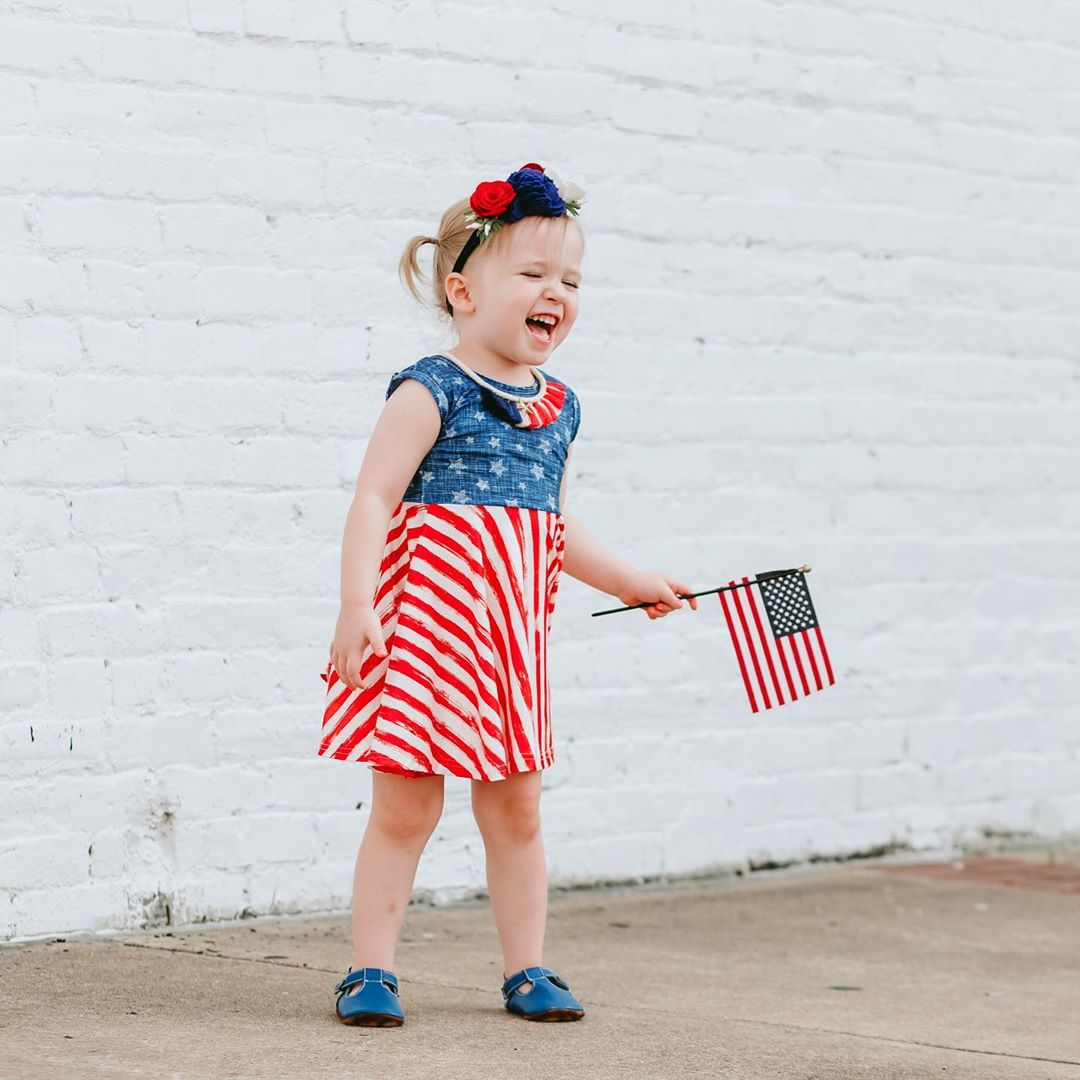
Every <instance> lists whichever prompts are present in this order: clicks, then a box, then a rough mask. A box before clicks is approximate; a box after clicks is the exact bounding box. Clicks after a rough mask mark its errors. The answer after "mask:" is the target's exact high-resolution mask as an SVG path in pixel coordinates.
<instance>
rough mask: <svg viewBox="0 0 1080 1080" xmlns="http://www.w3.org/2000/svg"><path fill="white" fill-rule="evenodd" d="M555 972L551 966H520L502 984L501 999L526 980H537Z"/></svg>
mask: <svg viewBox="0 0 1080 1080" xmlns="http://www.w3.org/2000/svg"><path fill="white" fill-rule="evenodd" d="M554 974H555V972H554V971H552V970H551V968H546V967H527V968H522V969H521V970H520V971H515V972H514V974H513V975H511V976H510V977H509V978H508V979H507V980H506V982H504V983H503V985H502V996H503V999H504V1000H505V999H507V998H509V997H510V995H511V994H512V993H513V992H514V991H515V990H516V989H517V988H518V987H519V986H521V985H523V984H524V983H527V982H539V981H540V980H541V979H544V978H547V976H548V975H554Z"/></svg>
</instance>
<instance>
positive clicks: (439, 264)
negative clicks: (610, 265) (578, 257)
mask: <svg viewBox="0 0 1080 1080" xmlns="http://www.w3.org/2000/svg"><path fill="white" fill-rule="evenodd" d="M468 209H469V200H468V199H458V201H457V202H455V203H452V204H451V205H450V206H449V207H448V208H447V210H446V212H445V213H444V214H443V216H442V219H441V220H440V221H439V231H438V233H437V235H435V236H414V237H412V238H411V239H410V240H409V242H408V243H407V244H406V245H405V250H404V252H402V255H401V258H400V260H398V276H399V277H400V278H401V279H402V281H403V282H404V283H405V287H406V288H407V289H408V290H409V292H410V293H411V294H412V296H413V298H414V299H415V300H416V302H417V303H418V304H420V306H421V307H424V308H432V307H433V308H434V310H435V312H436V314H437V315H438V317H439V318H440V319H441V320H443V321H444V322H447V323H450V324H451V325H452V324H453V321H454V317H453V315H451V314H450V313H449V312H448V311H447V310H446V286H445V282H446V278H447V275H448V274H450V273H451V272H452V271H453V269H454V263H455V262H456V261H457V257H458V256H459V255H460V254H461V249H462V248H463V247H464V246H465V242H466V241H467V240H468V239H469V236H470V234H471V233H472V229H471V227H470V226H469V225H468V223H467V222H466V220H465V211H466V210H468ZM538 216H540V215H535V214H530V215H527V216H526V217H523V218H520V219H519V221H518V222H514V224H519V223H520V222H521V221H529V220H531V219H532V218H535V217H538ZM563 220H564V221H565V222H566V224H567V226H568V227H569V223H570V221H573V222H574V224H575V225H577V227H578V230H579V232H580V230H581V226H580V224H579V223H578V221H577V219H576V218H573V217H572V216H571V215H570V214H566V215H564V217H563ZM509 235H510V227H508V226H506V225H504V226H502V228H500V229H496V230H495V232H494V233H492V235H491V236H490V237H488V239H487V240H484V241H483V242H482V243H481V244H480V246H479V248H477V250H476V251H474V252H473V253H472V254H471V255H470V256H469V261H468V262H467V263H466V264H465V265H466V266H468V265H469V264H470V263H472V261H473V260H474V259H476V258H477V257H479V256H481V255H484V256H487V255H495V254H500V253H501V252H502V251H503V249H504V248H505V247H506V245H507V243H508V242H509V240H508V237H509ZM584 239H585V237H584V234H583V233H582V241H583V242H584ZM425 244H434V245H435V256H434V265H433V274H432V276H431V278H430V280H425V275H424V274H423V273H422V272H421V270H420V264H419V262H418V260H417V255H418V253H419V251H420V249H421V248H422V247H423V246H424V245H425Z"/></svg>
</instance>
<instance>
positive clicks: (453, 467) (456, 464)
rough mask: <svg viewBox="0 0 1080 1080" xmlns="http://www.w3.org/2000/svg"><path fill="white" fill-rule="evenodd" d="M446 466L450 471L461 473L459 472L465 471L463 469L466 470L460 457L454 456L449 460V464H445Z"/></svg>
mask: <svg viewBox="0 0 1080 1080" xmlns="http://www.w3.org/2000/svg"><path fill="white" fill-rule="evenodd" d="M446 467H447V468H448V469H449V470H450V471H451V472H457V473H461V472H465V471H466V465H465V462H464V461H462V459H461V458H455V459H454V460H453V461H451V462H450V464H449V465H447V466H446Z"/></svg>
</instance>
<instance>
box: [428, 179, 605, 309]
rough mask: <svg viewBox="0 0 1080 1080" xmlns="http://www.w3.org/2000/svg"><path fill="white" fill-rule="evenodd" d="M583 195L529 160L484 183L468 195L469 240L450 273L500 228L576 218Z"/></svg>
mask: <svg viewBox="0 0 1080 1080" xmlns="http://www.w3.org/2000/svg"><path fill="white" fill-rule="evenodd" d="M584 201H585V192H584V190H583V189H582V188H580V187H578V186H577V184H571V183H563V182H562V181H560V180H559V179H558V177H556V175H555V174H554V173H545V172H544V167H543V166H542V165H537V164H536V162H535V161H530V162H529V163H528V164H527V165H522V166H521V168H520V169H518V170H517V172H512V173H511V174H510V175H509V176H508V177H507V178H506V179H505V180H484V181H482V182H481V183H479V184H477V185H476V190H475V191H473V193H472V195H470V196H469V207H470V209H468V210H466V211H465V221H466V223H467V224H468V225H469V226H470V227H471V228H472V232H471V233H470V234H469V239H468V240H466V241H465V246H464V247H463V248H462V249H461V254H459V255H458V257H457V259H456V261H455V262H454V269H453V273H455V274H457V273H460V272H461V268H462V267H463V266H464V265H465V260H466V259H467V258H468V257H469V256H470V255H471V254H472V253H473V252H474V251H475V250H476V248H477V247H478V245H479V244H480V243H481V241H483V240H486V239H487V238H488V237H489V236H491V235H492V234H493V233H495V232H497V231H498V230H499V229H501V228H502V227H503V226H504V225H510V224H512V223H513V222H515V221H520V220H521V219H522V218H523V217H529V216H531V215H537V216H540V217H562V216H563V215H565V214H572V215H573V216H575V217H576V216H577V213H578V211H579V210H580V209H581V204H582V203H583V202H584ZM446 310H447V311H448V312H450V314H451V315H453V314H454V308H453V305H452V304H451V303H450V301H449V300H447V301H446Z"/></svg>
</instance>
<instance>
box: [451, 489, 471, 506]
mask: <svg viewBox="0 0 1080 1080" xmlns="http://www.w3.org/2000/svg"><path fill="white" fill-rule="evenodd" d="M451 494H452V495H453V496H454V502H459V503H463V502H468V501H469V493H468V492H467V491H454V492H451Z"/></svg>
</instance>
